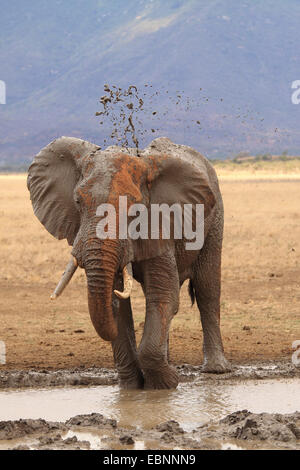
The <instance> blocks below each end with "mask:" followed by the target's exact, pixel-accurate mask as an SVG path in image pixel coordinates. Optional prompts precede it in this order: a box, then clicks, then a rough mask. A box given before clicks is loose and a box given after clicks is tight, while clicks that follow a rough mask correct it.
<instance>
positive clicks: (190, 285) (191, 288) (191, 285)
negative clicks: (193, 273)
mask: <svg viewBox="0 0 300 470" xmlns="http://www.w3.org/2000/svg"><path fill="white" fill-rule="evenodd" d="M189 295H190V298H191V301H192V306H193V305H194V303H195V289H194V285H193V281H192V279H190V282H189Z"/></svg>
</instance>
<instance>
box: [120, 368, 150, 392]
mask: <svg viewBox="0 0 300 470" xmlns="http://www.w3.org/2000/svg"><path fill="white" fill-rule="evenodd" d="M119 387H120V388H121V389H123V390H138V389H141V388H144V376H143V373H142V372H141V371H140V370H137V371H136V372H135V373H134V374H128V375H124V373H123V374H122V375H121V374H119Z"/></svg>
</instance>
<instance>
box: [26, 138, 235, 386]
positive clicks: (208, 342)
mask: <svg viewBox="0 0 300 470" xmlns="http://www.w3.org/2000/svg"><path fill="white" fill-rule="evenodd" d="M27 186H28V189H29V191H30V197H31V202H32V205H33V210H34V213H35V215H36V216H37V218H38V219H39V220H40V222H41V223H42V224H43V225H44V227H45V228H46V229H47V230H48V231H49V232H50V233H51V234H52V235H53V236H54V237H56V238H57V239H66V240H67V241H68V243H69V245H70V246H71V247H72V250H71V260H70V262H69V264H68V267H67V269H66V271H65V273H64V275H63V278H62V279H61V281H60V283H59V285H58V287H57V289H56V291H55V293H54V294H53V296H52V297H53V298H55V297H57V296H58V295H60V293H61V292H62V290H63V289H64V288H65V286H66V284H67V283H68V282H69V281H70V279H71V277H72V275H73V273H74V272H75V270H76V268H77V267H78V266H79V267H80V268H82V269H84V270H85V273H86V278H87V293H88V308H89V313H90V317H91V321H92V323H93V325H94V328H95V329H96V332H97V333H98V335H99V336H100V337H101V338H102V339H103V340H106V341H109V342H111V345H112V352H113V357H114V363H115V367H116V369H117V372H118V378H119V385H120V387H121V388H125V389H141V388H144V389H172V388H176V387H177V385H178V381H179V378H178V373H177V371H176V369H175V367H173V366H171V365H170V364H169V360H168V358H169V328H170V324H171V320H172V318H173V317H174V315H175V314H176V313H177V311H178V308H179V292H180V288H181V286H182V284H183V283H184V281H186V280H189V294H190V297H191V301H192V304H194V302H195V300H196V303H197V306H198V308H199V310H200V317H201V323H202V328H203V354H204V362H203V366H202V367H203V371H204V372H212V373H224V372H226V371H228V370H230V363H229V362H228V361H227V360H226V358H225V355H224V349H223V344H222V338H221V332H220V293H221V252H222V239H223V212H224V211H223V202H222V197H221V193H220V189H219V184H218V179H217V175H216V173H215V170H214V168H213V166H212V165H211V164H210V162H209V161H208V159H206V158H205V157H204V156H202V155H201V154H200V153H199V152H197V151H196V150H193V149H192V148H190V147H187V146H184V145H177V144H174V143H173V142H171V140H169V139H168V138H166V137H161V138H157V139H155V140H153V141H152V142H151V143H150V144H149V145H148V147H146V148H145V149H144V150H137V149H124V148H120V147H118V146H111V147H108V148H107V149H106V150H101V148H100V147H98V146H97V145H95V144H92V143H90V142H87V141H84V140H81V139H78V138H74V137H60V138H58V139H56V140H54V141H53V142H51V143H50V144H49V145H47V146H46V147H45V148H43V149H42V150H41V151H40V152H39V153H38V154H37V155H36V156H35V158H34V160H33V162H32V164H31V165H30V167H29V170H28V179H27ZM120 196H126V197H127V201H128V206H131V205H133V204H143V205H144V207H146V208H150V207H152V206H151V205H153V204H163V203H165V204H169V205H171V204H173V203H176V204H179V205H181V206H182V205H184V204H190V205H191V207H192V208H193V211H192V218H194V214H195V211H194V207H195V206H196V205H197V204H202V207H204V229H203V245H202V246H201V248H197V249H190V250H187V249H186V244H185V240H184V238H181V239H179V238H175V236H174V234H173V235H172V236H170V237H169V239H165V238H164V237H163V236H162V235H161V232H160V235H159V236H158V237H157V238H155V237H153V238H151V237H148V238H134V237H132V238H130V237H127V238H126V237H121V236H118V235H119V234H118V235H117V236H116V237H115V238H113V237H107V238H103V239H100V238H99V237H98V236H97V226H98V223H99V220H102V219H101V217H99V213H98V212H97V208H98V207H99V206H101V204H111V205H112V206H113V207H115V208H116V217H117V218H118V217H121V216H120V213H119V212H118V210H119V209H118V206H117V201H118V198H120ZM131 220H132V218H131ZM174 220H175V219H174V217H173V218H171V223H173V224H174ZM193 220H194V219H193ZM192 223H193V224H194V222H192ZM171 228H172V227H171ZM133 279H135V280H136V281H137V282H138V283H140V285H141V286H142V289H143V293H144V295H145V299H146V315H145V324H144V331H143V336H142V339H141V342H140V344H139V347H137V344H136V338H135V332H134V321H133V315H132V309H131V302H130V294H131V288H132V282H133Z"/></svg>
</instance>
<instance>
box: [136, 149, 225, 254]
mask: <svg viewBox="0 0 300 470" xmlns="http://www.w3.org/2000/svg"><path fill="white" fill-rule="evenodd" d="M146 160H147V161H148V163H149V168H150V171H149V175H148V190H149V202H150V208H151V204H167V205H168V206H172V205H173V204H179V205H180V206H181V209H182V214H183V211H184V204H191V205H192V214H191V215H192V227H193V230H195V226H196V204H203V205H204V217H205V219H206V218H207V217H208V216H209V215H210V213H211V211H212V209H213V208H214V206H215V203H216V199H215V196H214V193H213V191H212V189H211V187H210V184H209V179H208V176H207V172H206V169H205V166H204V165H203V166H202V165H201V166H200V165H196V164H194V163H191V162H189V161H188V160H187V159H184V158H180V157H173V156H169V155H163V156H161V155H159V156H158V155H156V156H148V157H147V158H146ZM149 225H150V224H149ZM182 227H183V220H182ZM172 236H173V238H171V239H170V240H164V239H162V236H161V235H160V237H159V240H151V239H149V240H138V244H137V246H136V249H135V257H136V259H137V260H139V259H147V258H153V257H156V256H160V255H161V254H162V253H163V252H165V251H166V249H168V247H172V246H174V217H172V216H171V237H172Z"/></svg>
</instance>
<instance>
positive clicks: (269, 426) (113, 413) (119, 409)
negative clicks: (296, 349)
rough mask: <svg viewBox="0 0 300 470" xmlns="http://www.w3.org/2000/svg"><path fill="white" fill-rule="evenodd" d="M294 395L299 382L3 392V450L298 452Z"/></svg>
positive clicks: (299, 398)
mask: <svg viewBox="0 0 300 470" xmlns="http://www.w3.org/2000/svg"><path fill="white" fill-rule="evenodd" d="M299 391H300V378H299V377H295V378H285V379H282V378H276V379H275V378H274V379H263V380H261V379H260V380H253V379H248V380H244V381H241V380H240V381H236V380H235V381H233V380H231V381H227V382H226V381H220V380H218V381H210V380H208V381H207V382H204V381H203V380H198V381H197V380H196V381H194V382H191V383H181V384H179V386H178V388H177V390H171V391H170V390H153V391H125V390H120V389H119V387H118V386H117V385H107V386H104V385H102V386H97V387H95V386H90V387H68V388H42V389H25V390H22V391H16V390H4V391H1V392H0V449H4V448H18V447H19V446H21V448H23V447H24V446H25V447H28V448H50V449H51V448H58V449H59V448H70V449H78V448H81V449H119V448H122V449H125V448H128V449H159V448H169V449H170V448H171V449H174V448H178V449H180V448H182V449H183V448H215V449H218V448H219V449H224V450H225V449H240V448H241V449H245V448H247V449H249V448H278V447H279V448H299V447H298V446H300V413H297V412H298V411H300V393H299ZM237 410H244V411H237ZM245 410H248V411H245ZM75 415H76V416H75ZM72 417H74V418H72ZM20 418H21V419H22V420H24V421H19V420H20ZM70 418H71V419H70ZM41 419H42V420H45V421H41ZM246 441H247V444H245V443H246Z"/></svg>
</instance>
